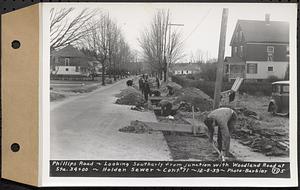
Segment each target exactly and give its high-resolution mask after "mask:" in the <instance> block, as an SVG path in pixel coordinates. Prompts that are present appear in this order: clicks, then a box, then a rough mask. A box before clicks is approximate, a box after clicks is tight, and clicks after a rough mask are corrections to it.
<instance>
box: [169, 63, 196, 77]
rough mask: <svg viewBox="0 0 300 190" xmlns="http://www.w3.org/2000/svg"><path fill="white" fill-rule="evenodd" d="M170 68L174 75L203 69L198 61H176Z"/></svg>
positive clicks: (192, 72) (193, 72)
mask: <svg viewBox="0 0 300 190" xmlns="http://www.w3.org/2000/svg"><path fill="white" fill-rule="evenodd" d="M170 70H171V72H172V73H173V74H174V75H187V74H195V73H200V71H201V69H200V64H198V63H174V64H173V65H171V67H170Z"/></svg>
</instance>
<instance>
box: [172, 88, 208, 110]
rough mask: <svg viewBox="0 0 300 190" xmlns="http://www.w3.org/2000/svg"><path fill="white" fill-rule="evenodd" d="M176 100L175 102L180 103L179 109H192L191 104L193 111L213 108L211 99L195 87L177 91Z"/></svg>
mask: <svg viewBox="0 0 300 190" xmlns="http://www.w3.org/2000/svg"><path fill="white" fill-rule="evenodd" d="M177 96H178V98H177V100H176V101H175V102H174V103H175V104H181V105H182V106H180V107H181V109H180V108H179V109H180V110H181V111H188V112H191V111H192V106H194V111H208V110H212V108H213V100H212V99H211V98H210V97H209V96H208V95H207V94H205V93H204V92H203V91H201V90H200V89H197V88H192V87H190V88H183V89H180V90H179V92H178V93H177Z"/></svg>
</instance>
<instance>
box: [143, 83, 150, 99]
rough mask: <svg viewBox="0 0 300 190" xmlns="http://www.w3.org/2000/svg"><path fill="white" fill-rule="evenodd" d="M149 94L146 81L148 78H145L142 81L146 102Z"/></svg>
mask: <svg viewBox="0 0 300 190" xmlns="http://www.w3.org/2000/svg"><path fill="white" fill-rule="evenodd" d="M149 94H150V84H149V82H148V80H147V79H146V80H145V82H144V97H145V100H146V102H148V96H149Z"/></svg>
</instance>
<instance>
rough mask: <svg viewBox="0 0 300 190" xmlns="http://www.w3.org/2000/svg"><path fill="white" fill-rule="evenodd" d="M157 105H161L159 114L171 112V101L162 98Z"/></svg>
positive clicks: (166, 114) (164, 114)
mask: <svg viewBox="0 0 300 190" xmlns="http://www.w3.org/2000/svg"><path fill="white" fill-rule="evenodd" d="M159 105H160V107H161V114H162V115H163V116H169V115H171V113H172V103H171V102H169V101H168V100H164V99H163V100H161V101H160V102H159Z"/></svg>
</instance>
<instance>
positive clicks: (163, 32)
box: [139, 9, 183, 81]
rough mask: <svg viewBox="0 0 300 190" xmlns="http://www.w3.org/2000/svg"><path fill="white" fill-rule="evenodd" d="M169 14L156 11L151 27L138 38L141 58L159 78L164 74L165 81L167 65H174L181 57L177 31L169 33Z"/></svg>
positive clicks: (180, 43) (181, 47) (179, 36)
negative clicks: (141, 52)
mask: <svg viewBox="0 0 300 190" xmlns="http://www.w3.org/2000/svg"><path fill="white" fill-rule="evenodd" d="M169 25H170V13H169V11H166V10H162V9H161V10H158V11H157V12H156V14H155V15H154V17H153V19H152V22H151V25H150V27H149V28H146V29H145V30H144V32H143V33H142V34H141V36H140V38H139V44H140V46H141V48H142V50H143V58H144V59H145V61H146V62H147V63H148V64H150V67H151V68H152V69H153V70H154V71H156V72H158V73H159V74H160V76H161V75H162V73H164V81H166V73H167V68H168V67H167V64H171V63H174V62H176V61H178V60H179V59H181V58H182V56H183V51H182V49H183V43H182V40H181V35H180V33H179V32H178V31H177V30H173V31H172V33H171V32H170V27H169Z"/></svg>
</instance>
